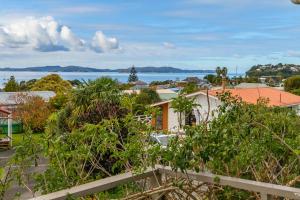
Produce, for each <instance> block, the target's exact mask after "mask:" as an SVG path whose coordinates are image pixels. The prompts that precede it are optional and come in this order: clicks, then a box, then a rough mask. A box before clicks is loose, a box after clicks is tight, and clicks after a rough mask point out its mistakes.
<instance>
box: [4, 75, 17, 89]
mask: <svg viewBox="0 0 300 200" xmlns="http://www.w3.org/2000/svg"><path fill="white" fill-rule="evenodd" d="M19 90H20V86H19V83H18V82H17V81H16V79H15V77H14V76H11V77H10V79H9V80H8V82H7V83H5V87H4V91H5V92H17V91H19Z"/></svg>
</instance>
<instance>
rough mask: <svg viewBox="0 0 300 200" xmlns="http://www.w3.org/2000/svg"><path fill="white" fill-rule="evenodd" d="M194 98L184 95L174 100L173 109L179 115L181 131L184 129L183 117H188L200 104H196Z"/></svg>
mask: <svg viewBox="0 0 300 200" xmlns="http://www.w3.org/2000/svg"><path fill="white" fill-rule="evenodd" d="M194 100H195V99H193V98H188V97H186V96H184V95H179V96H178V97H177V98H174V99H173V100H172V102H171V108H173V109H174V111H175V112H176V113H178V123H179V127H178V128H179V129H181V128H182V122H183V119H184V118H183V115H184V114H185V115H187V114H190V113H192V111H193V109H194V108H195V107H197V106H199V105H198V104H196V103H194Z"/></svg>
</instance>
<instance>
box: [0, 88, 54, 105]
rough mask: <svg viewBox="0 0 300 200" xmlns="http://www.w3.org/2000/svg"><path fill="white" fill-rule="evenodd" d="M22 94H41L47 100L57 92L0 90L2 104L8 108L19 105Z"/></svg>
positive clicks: (0, 102) (0, 103)
mask: <svg viewBox="0 0 300 200" xmlns="http://www.w3.org/2000/svg"><path fill="white" fill-rule="evenodd" d="M20 95H27V96H39V97H41V98H43V99H44V101H46V102H47V101H49V100H50V98H52V97H54V96H55V95H56V94H55V92H53V91H29V92H0V106H1V107H2V108H5V109H7V110H12V109H14V108H15V107H16V106H17V105H18V97H19V96H20Z"/></svg>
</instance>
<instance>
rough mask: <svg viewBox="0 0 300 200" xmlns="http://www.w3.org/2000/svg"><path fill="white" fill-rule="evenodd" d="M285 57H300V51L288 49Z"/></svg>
mask: <svg viewBox="0 0 300 200" xmlns="http://www.w3.org/2000/svg"><path fill="white" fill-rule="evenodd" d="M286 56H287V57H300V51H294V50H289V51H288V52H287V53H286Z"/></svg>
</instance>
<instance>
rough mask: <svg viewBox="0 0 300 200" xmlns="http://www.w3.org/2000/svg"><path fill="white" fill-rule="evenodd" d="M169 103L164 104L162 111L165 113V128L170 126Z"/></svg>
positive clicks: (163, 126)
mask: <svg viewBox="0 0 300 200" xmlns="http://www.w3.org/2000/svg"><path fill="white" fill-rule="evenodd" d="M168 105H169V104H163V105H162V113H163V116H162V117H163V125H162V128H163V130H168V127H169V125H168V124H169V122H168V116H169V112H168V110H169V107H168Z"/></svg>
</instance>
